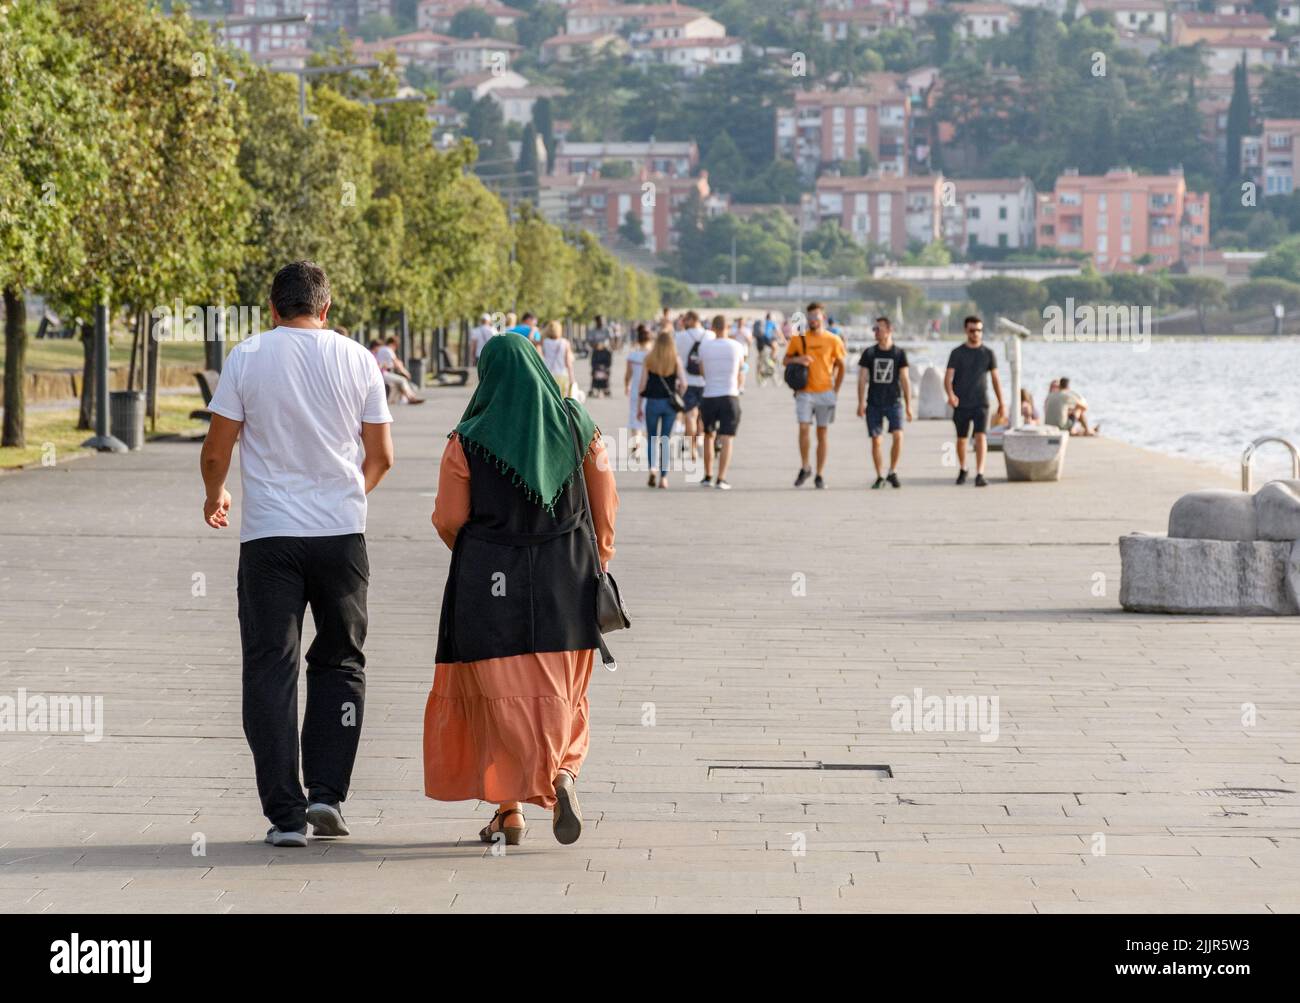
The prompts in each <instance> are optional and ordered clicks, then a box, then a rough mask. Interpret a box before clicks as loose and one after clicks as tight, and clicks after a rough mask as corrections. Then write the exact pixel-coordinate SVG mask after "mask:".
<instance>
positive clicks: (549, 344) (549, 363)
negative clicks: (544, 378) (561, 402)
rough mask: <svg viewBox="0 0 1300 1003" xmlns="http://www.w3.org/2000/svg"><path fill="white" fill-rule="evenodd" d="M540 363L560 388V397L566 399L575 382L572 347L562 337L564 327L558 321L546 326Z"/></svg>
mask: <svg viewBox="0 0 1300 1003" xmlns="http://www.w3.org/2000/svg"><path fill="white" fill-rule="evenodd" d="M541 351H542V361H543V362H545V363H546V368H547V370H548V371H549V372H550V374H551V377H552V378H553V379H554V380H555V382H556V384H557V385H558V386H559V388H560V395H561V396H563V397H568V396H569V393H570V391H572V389H573V385H574V383H575V382H576V380H575V377H574V375H573V346H572V345H571V344H569V339H568V338H566V337H565V336H564V327H563V325H561V324H560V322H559V321H558V320H553V321H551V322H550V323H549V324H547V325H546V330H545V331H544V332H543V333H542V342H541Z"/></svg>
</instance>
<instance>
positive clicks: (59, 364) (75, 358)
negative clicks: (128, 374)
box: [0, 336, 203, 417]
mask: <svg viewBox="0 0 1300 1003" xmlns="http://www.w3.org/2000/svg"><path fill="white" fill-rule="evenodd" d="M108 358H109V364H110V365H114V366H125V365H126V364H127V363H128V362H130V361H131V340H130V339H129V338H126V337H122V336H118V337H116V338H114V339H112V341H111V342H110V343H109V346H108ZM81 360H82V353H81V340H80V339H78V338H41V339H40V340H39V341H38V340H37V339H36V338H28V339H27V368H28V369H75V370H77V371H78V372H80V371H81ZM159 361H160V362H161V363H162V364H163V365H164V366H193V367H194V368H195V369H202V368H203V342H201V341H165V342H163V343H162V357H161V359H160V360H159ZM137 364H138V363H137ZM4 368H5V367H4V351H3V345H0V373H3V372H4ZM160 417H161V416H160Z"/></svg>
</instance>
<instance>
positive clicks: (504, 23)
mask: <svg viewBox="0 0 1300 1003" xmlns="http://www.w3.org/2000/svg"><path fill="white" fill-rule="evenodd" d="M469 7H473V8H476V9H478V10H481V11H482V12H483V13H484V14H487V15H488V17H490V18H492V23H493V24H494V25H495V26H496V27H497V28H513V27H514V26H515V25H516V24H517V23H518V22H519V21H522V20H523V18H524V12H523V11H520V10H518V9H516V8H514V7H508V6H506V5H505V4H503V3H498V2H497V0H424V2H423V3H422V4H420V6H419V7H418V8H417V10H416V24H417V25H418V26H419V27H420V28H421V29H423V30H424V31H438V32H448V31H450V30H451V22H452V21H454V20H455V19H456V15H457V14H459V13H460V12H461V11H462V10H465V9H466V8H469Z"/></svg>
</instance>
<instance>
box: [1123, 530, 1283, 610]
mask: <svg viewBox="0 0 1300 1003" xmlns="http://www.w3.org/2000/svg"><path fill="white" fill-rule="evenodd" d="M1292 551H1293V544H1291V543H1287V542H1274V541H1250V540H1213V539H1200V540H1192V539H1182V538H1176V537H1167V536H1158V535H1153V534H1145V533H1130V534H1129V535H1127V536H1122V537H1120V540H1119V556H1120V567H1121V576H1120V587H1119V602H1120V605H1121V606H1123V607H1124V609H1126V610H1129V611H1130V612H1133V613H1199V614H1203V615H1205V614H1212V615H1230V616H1232V615H1235V616H1270V615H1271V616H1288V615H1294V614H1296V613H1300V605H1297V602H1296V585H1297V584H1298V582H1300V575H1297V573H1296V562H1295V559H1294V557H1293V554H1292Z"/></svg>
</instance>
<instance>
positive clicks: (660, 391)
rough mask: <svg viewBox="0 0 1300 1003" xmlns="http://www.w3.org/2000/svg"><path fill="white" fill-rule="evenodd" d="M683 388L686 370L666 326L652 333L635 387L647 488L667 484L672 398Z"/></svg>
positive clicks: (672, 416)
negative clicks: (645, 445) (645, 444)
mask: <svg viewBox="0 0 1300 1003" xmlns="http://www.w3.org/2000/svg"><path fill="white" fill-rule="evenodd" d="M685 387H686V372H685V370H683V369H682V360H681V358H680V357H679V356H678V354H677V343H676V341H675V340H674V338H673V329H672V327H671V326H668V325H665V326H663V327H661V328H660V329H659V333H658V334H657V335H656V336H655V343H654V346H653V347H652V348H651V349H650V352H649V354H648V355H646V357H645V361H644V362H643V363H642V364H641V383H640V386H639V387H638V388H637V399H638V401H639V402H640V403H639V405H638V408H637V415H638V417H640V418H642V419H643V420H644V421H645V424H646V435H647V436H649V439H650V456H649V460H650V480H649V485H650V487H655V486H656V483H657V484H658V486H659V487H660V488H667V487H668V442H669V439H670V437H671V436H672V434H673V422H674V420H675V419H676V418H677V410H676V408H675V407H674V406H673V399H674V396H675V395H676V394H680V393H681V392H682V391H683V390H684V389H685ZM656 455H657V456H658V459H659V479H658V481H657V482H656V480H655V457H656Z"/></svg>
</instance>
